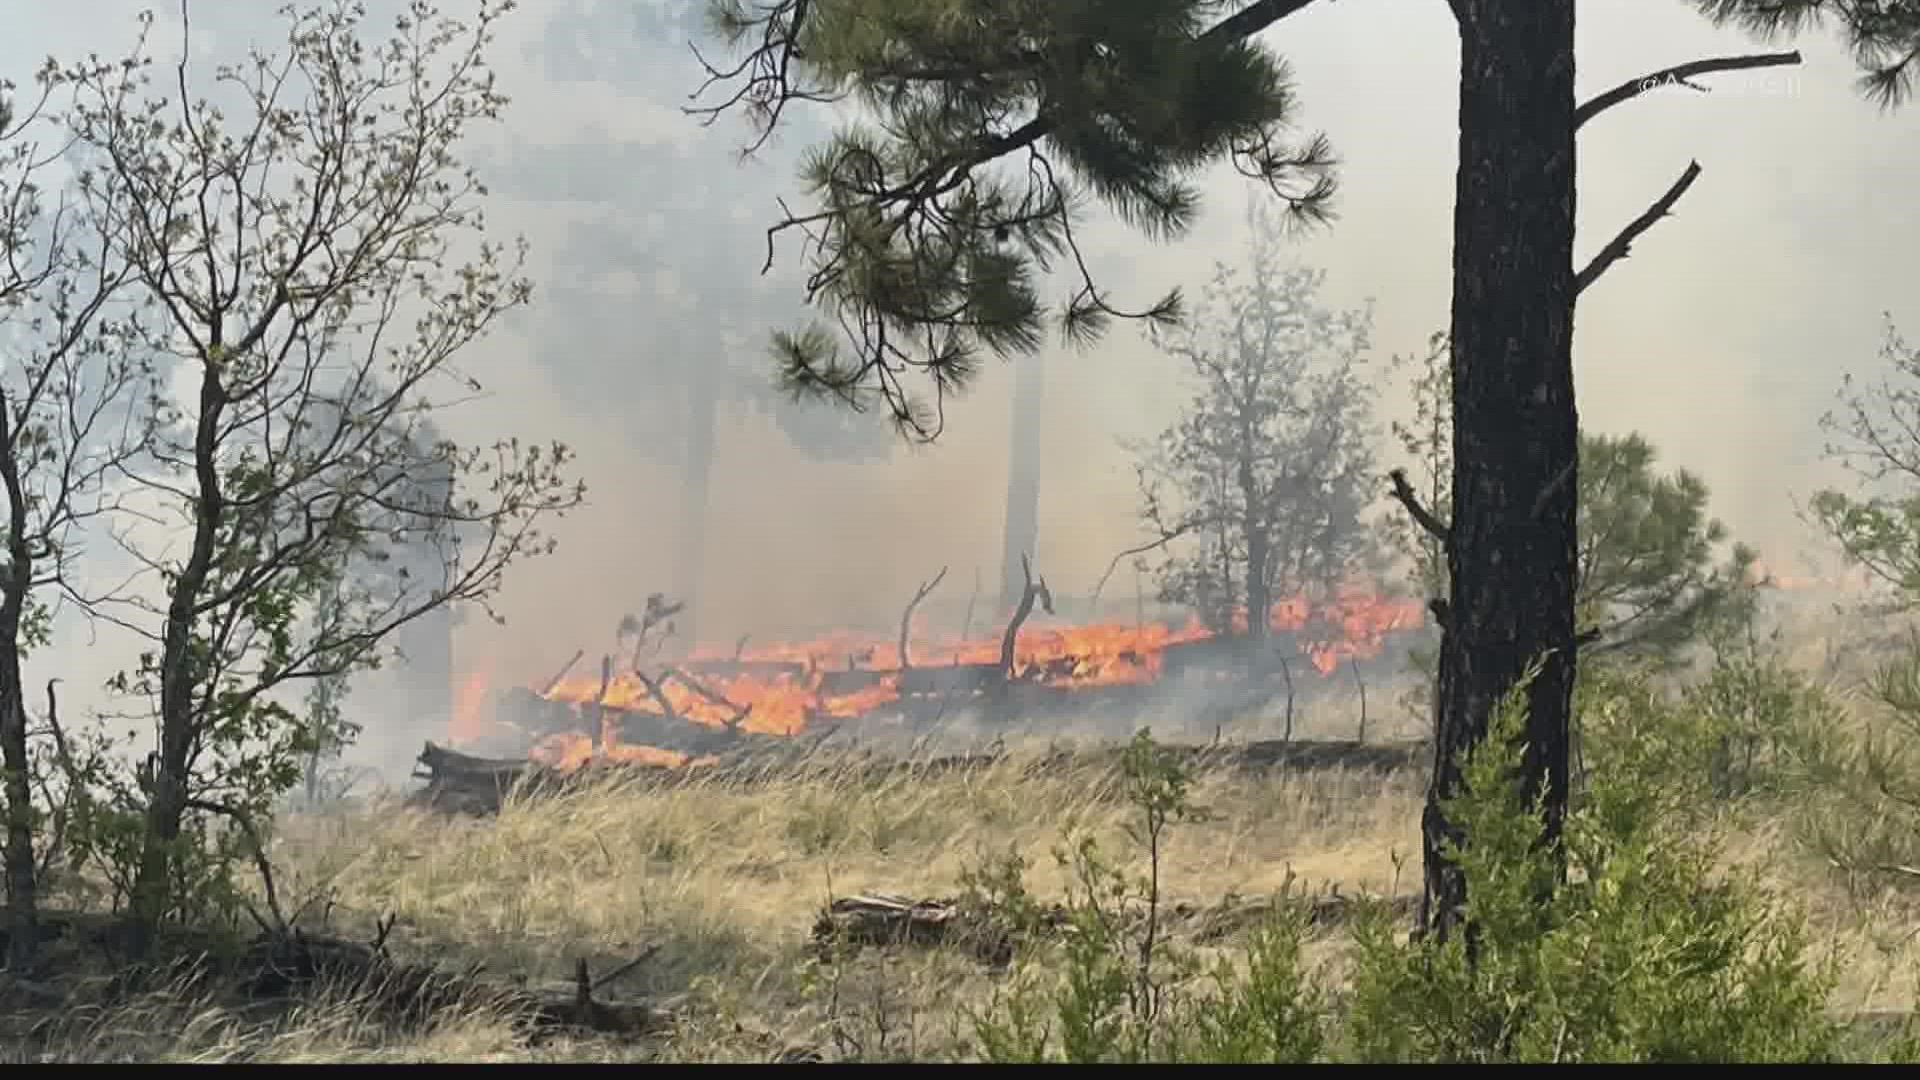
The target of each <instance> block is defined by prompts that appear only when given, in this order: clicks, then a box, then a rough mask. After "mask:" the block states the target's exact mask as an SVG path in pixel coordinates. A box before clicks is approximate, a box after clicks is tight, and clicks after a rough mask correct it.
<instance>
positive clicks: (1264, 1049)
mask: <svg viewBox="0 0 1920 1080" xmlns="http://www.w3.org/2000/svg"><path fill="white" fill-rule="evenodd" d="M1121 768H1122V776H1123V779H1124V783H1125V792H1126V796H1127V799H1128V801H1129V802H1130V803H1131V804H1132V805H1133V806H1134V807H1135V808H1136V809H1137V810H1138V811H1139V815H1138V817H1137V818H1136V819H1135V821H1134V822H1133V824H1132V825H1131V826H1130V827H1129V829H1128V835H1129V838H1130V839H1131V840H1132V841H1133V842H1134V843H1135V844H1137V845H1138V846H1139V847H1140V848H1141V849H1142V852H1143V854H1144V855H1145V858H1146V863H1147V873H1146V874H1145V875H1144V876H1138V877H1136V876H1134V875H1130V874H1128V873H1127V872H1125V871H1124V870H1122V869H1120V868H1119V867H1117V866H1115V865H1114V864H1113V863H1112V862H1111V861H1110V859H1109V857H1108V856H1107V855H1106V853H1105V852H1103V851H1102V850H1101V849H1100V846H1099V845H1098V843H1096V842H1095V841H1094V839H1093V838H1092V837H1089V836H1081V837H1078V838H1077V840H1075V841H1074V842H1072V843H1071V844H1070V845H1069V846H1067V847H1064V848H1062V849H1060V850H1058V851H1056V853H1055V857H1056V858H1057V859H1059V861H1060V863H1061V865H1062V866H1063V867H1065V868H1067V869H1068V870H1069V871H1070V872H1071V877H1072V880H1073V882H1074V888H1073V889H1072V890H1071V892H1070V895H1069V898H1068V902H1067V905H1066V918H1065V925H1064V927H1062V928H1061V932H1060V938H1061V943H1060V944H1059V945H1057V946H1056V948H1055V951H1053V952H1051V953H1047V952H1042V953H1040V954H1038V955H1037V956H1033V955H1030V956H1028V957H1027V963H1026V965H1025V968H1024V970H1023V971H1022V972H1021V973H1020V974H1019V975H1018V976H1016V978H1015V979H1014V981H1013V983H1012V985H1011V986H1010V987H1007V988H1005V989H1003V990H1002V991H1000V993H999V994H998V995H997V996H996V998H995V1000H994V1001H993V1002H992V1004H991V1005H990V1006H989V1007H988V1008H987V1009H986V1010H984V1011H982V1012H979V1013H976V1014H975V1015H974V1016H973V1027H974V1036H975V1041H976V1044H977V1045H976V1050H977V1052H978V1053H979V1054H980V1055H981V1056H982V1057H984V1058H985V1059H986V1060H987V1061H991V1062H996V1063H1019V1062H1029V1063H1031V1062H1063V1063H1091V1062H1114V1063H1128V1062H1145V1061H1174V1062H1179V1061H1209V1062H1216V1061H1218V1062H1283V1061H1308V1060H1312V1059H1313V1057H1314V1056H1315V1055H1316V1054H1318V1053H1319V1051H1320V1050H1321V1048H1322V1046H1323V1045H1324V1031H1325V1017H1324V1015H1323V1008H1324V1001H1325V997H1324V995H1323V993H1322V991H1321V990H1320V988H1319V986H1318V984H1317V983H1316V982H1315V981H1314V978H1313V976H1312V974H1311V973H1310V972H1308V971H1307V970H1306V968H1305V965H1304V963H1303V961H1302V955H1301V946H1302V943H1303V939H1304V936H1305V929H1306V920H1305V917H1304V914H1303V913H1301V912H1300V911H1298V910H1295V909H1294V908H1292V907H1289V906H1287V905H1286V904H1281V905H1278V906H1277V907H1276V910H1275V913H1274V914H1273V915H1271V917H1270V918H1268V919H1267V920H1266V921H1265V922H1264V923H1263V924H1262V925H1261V926H1259V927H1257V928H1255V930H1254V932H1253V933H1252V935H1251V937H1250V940H1249V945H1248V948H1247V952H1246V957H1245V960H1246V969H1245V971H1244V972H1243V971H1241V970H1240V969H1239V968H1237V967H1236V966H1235V965H1234V964H1233V963H1232V962H1231V960H1230V959H1228V958H1224V957H1223V958H1220V959H1218V960H1216V961H1215V962H1214V963H1213V964H1211V965H1208V964H1204V963H1202V961H1201V960H1200V958H1199V957H1198V956H1197V955H1196V954H1195V953H1194V952H1193V951H1192V950H1190V949H1188V948H1185V947H1182V946H1179V945H1177V944H1176V943H1175V942H1174V941H1173V939H1172V938H1171V936H1170V935H1169V933H1168V932H1167V929H1166V927H1165V925H1164V924H1165V919H1166V913H1165V910H1164V900H1163V897H1162V892H1161V890H1162V882H1161V879H1160V870H1161V862H1162V860H1163V858H1164V856H1165V843H1166V840H1167V831H1168V829H1169V827H1170V826H1171V825H1172V824H1174V823H1176V822H1180V821H1192V820H1197V819H1200V818H1203V817H1204V814H1205V811H1204V810H1202V809H1201V808H1199V807H1196V806H1194V805H1193V804H1192V803H1191V801H1190V799H1189V794H1188V789H1189V786H1190V784H1191V782H1192V779H1191V777H1190V776H1189V775H1188V773H1187V772H1186V770H1185V768H1184V767H1182V766H1181V765H1180V763H1179V762H1178V761H1177V760H1176V759H1175V758H1174V756H1173V755H1172V754H1170V753H1168V752H1167V751H1166V750H1165V749H1164V748H1162V747H1159V746H1157V745H1156V744H1155V743H1154V742H1153V740H1152V737H1151V735H1150V733H1148V732H1146V731H1144V730H1143V731H1141V732H1139V733H1137V734H1136V735H1135V736H1134V739H1133V741H1132V742H1131V743H1130V744H1129V745H1128V747H1127V751H1126V754H1125V756H1124V758H1123V760H1122V764H1121ZM1021 869H1022V864H1021V863H1020V862H1019V861H1018V860H1017V859H1008V860H1004V861H1002V862H1000V863H998V864H997V865H996V866H994V867H993V868H991V869H989V870H983V871H978V872H976V873H975V874H974V875H973V876H972V878H971V880H972V881H973V882H974V883H975V885H976V887H975V888H974V889H973V890H972V892H973V894H974V895H975V896H976V897H977V898H981V899H984V898H985V897H986V896H987V895H989V890H987V889H981V888H979V887H978V886H979V884H980V883H984V882H990V883H992V888H991V890H990V892H991V894H992V895H998V896H1007V897H1011V898H1013V899H1014V901H1015V904H1014V906H1013V910H1014V911H1016V912H1023V913H1026V914H1023V915H1017V916H1015V922H1016V923H1017V924H1019V925H1023V926H1026V927H1028V928H1032V927H1033V926H1034V925H1035V921H1034V917H1033V915H1032V912H1033V911H1034V908H1033V906H1032V904H1031V901H1030V899H1028V897H1027V894H1026V891H1025V887H1024V885H1022V884H1021V883H1020V881H1019V874H1020V871H1021ZM975 902H976V903H977V902H978V899H976V901H975ZM1029 932H1030V930H1029ZM1055 963H1057V968H1056V967H1055V966H1054V965H1055Z"/></svg>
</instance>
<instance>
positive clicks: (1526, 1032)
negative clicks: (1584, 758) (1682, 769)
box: [1349, 690, 1839, 1062]
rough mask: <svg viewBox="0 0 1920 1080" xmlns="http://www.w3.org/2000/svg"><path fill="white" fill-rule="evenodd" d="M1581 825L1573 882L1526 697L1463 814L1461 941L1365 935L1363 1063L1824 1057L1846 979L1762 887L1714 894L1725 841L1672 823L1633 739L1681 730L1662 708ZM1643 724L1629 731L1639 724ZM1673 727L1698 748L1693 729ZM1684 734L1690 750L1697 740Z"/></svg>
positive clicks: (1380, 927) (1357, 994) (1570, 841)
mask: <svg viewBox="0 0 1920 1080" xmlns="http://www.w3.org/2000/svg"><path fill="white" fill-rule="evenodd" d="M1637 698H1638V700H1633V699H1629V700H1626V701H1622V702H1620V703H1619V709H1618V711H1615V712H1613V714H1612V718H1613V719H1614V720H1616V721H1624V722H1625V723H1627V724H1628V725H1630V728H1631V730H1630V731H1626V732H1622V733H1621V734H1623V735H1627V736H1629V737H1627V738H1622V739H1619V740H1617V741H1615V742H1614V743H1613V746H1614V747H1615V748H1616V750H1617V753H1616V754H1615V755H1614V756H1612V757H1611V758H1610V759H1609V760H1608V761H1607V762H1606V764H1605V766H1604V767H1601V768H1596V769H1595V770H1594V772H1593V774H1592V779H1591V788H1590V792H1589V795H1588V798H1587V799H1586V800H1584V801H1583V805H1581V806H1580V807H1578V808H1577V809H1576V810H1575V811H1574V813H1573V814H1572V815H1571V817H1570V818H1569V820H1568V822H1567V831H1566V840H1565V843H1566V855H1567V859H1568V867H1569V874H1568V879H1567V881H1566V882H1561V881H1559V880H1557V874H1556V868H1555V866H1554V864H1553V861H1552V856H1551V854H1550V853H1549V852H1546V851H1544V850H1542V849H1541V848H1540V845H1539V838H1540V835H1541V827H1542V823H1541V821H1540V818H1539V816H1538V815H1539V808H1538V807H1537V806H1536V807H1528V806H1526V805H1525V804H1524V803H1523V802H1522V800H1521V799H1520V798H1519V790H1520V786H1519V770H1520V764H1521V760H1522V756H1521V748H1520V747H1519V745H1518V742H1517V741H1518V740H1519V739H1520V738H1521V736H1522V735H1523V733H1524V731H1525V722H1524V698H1523V697H1522V696H1521V693H1520V692H1519V690H1516V691H1515V692H1513V693H1511V694H1510V695H1509V696H1508V697H1507V699H1506V701H1505V702H1504V703H1503V704H1502V706H1501V707H1500V708H1499V709H1498V710H1496V712H1495V714H1494V717H1493V719H1492V722H1491V725H1490V729H1489V734H1488V738H1487V741H1486V742H1485V743H1484V744H1482V746H1481V748H1480V749H1479V750H1478V751H1477V752H1475V753H1474V754H1472V755H1471V756H1470V757H1469V759H1468V760H1467V762H1466V763H1465V766H1464V771H1465V778H1466V785H1467V786H1466V793H1465V794H1463V795H1462V796H1460V797H1459V798H1458V799H1456V800H1454V802H1453V804H1452V805H1451V806H1450V807H1449V810H1448V813H1449V815H1450V817H1449V820H1451V821H1455V822H1459V823H1460V824H1461V825H1462V826H1463V828H1464V830H1465V832H1466V835H1467V836H1469V837H1471V838H1472V839H1471V842H1470V843H1468V844H1467V845H1465V846H1464V847H1456V848H1454V849H1453V851H1452V857H1453V858H1455V859H1457V860H1458V865H1460V866H1461V868H1462V869H1463V871H1464V873H1465V874H1466V877H1467V897H1468V900H1467V905H1468V910H1467V923H1468V926H1469V930H1468V932H1466V933H1456V934H1454V935H1452V936H1451V937H1449V938H1447V939H1446V940H1444V941H1442V940H1438V939H1435V938H1425V939H1421V940H1419V941H1417V942H1413V943H1411V944H1404V945H1403V944H1402V943H1400V942H1399V941H1398V940H1397V938H1396V937H1395V936H1394V935H1393V934H1392V933H1391V928H1390V927H1388V926H1387V925H1386V924H1385V923H1384V922H1383V921H1381V920H1379V919H1373V920H1369V921H1365V922H1362V923H1361V924H1360V926H1359V928H1358V931H1357V941H1358V944H1359V947H1360V955H1359V960H1358V962H1357V964H1356V970H1355V975H1354V984H1353V997H1352V1001H1351V1008H1352V1013H1351V1029H1350V1031H1349V1035H1350V1038H1351V1052H1352V1053H1353V1054H1354V1055H1355V1056H1356V1057H1358V1058H1360V1059H1362V1060H1370V1061H1400V1062H1414V1061H1418V1062H1441V1061H1446V1062H1507V1061H1512V1062H1521V1061H1530V1062H1600V1061H1627V1062H1648V1061H1660V1062H1707V1061H1829V1060H1834V1059H1835V1058H1836V1055H1837V1053H1838V1045H1839V1029H1838V1027H1837V1026H1836V1025H1835V1024H1833V1023H1832V1022H1831V1021H1830V1020H1829V1019H1828V1018H1827V1017H1826V1015H1825V1005H1826V995H1827V993H1828V992H1829V990H1830V989H1831V987H1832V985H1833V980H1834V976H1835V970H1834V969H1833V968H1832V967H1830V966H1829V967H1826V968H1821V969H1814V970H1810V969H1808V968H1807V967H1806V965H1805V964H1804V962H1803V952H1804V950H1805V948H1806V946H1807V944H1808V940H1807V938H1806V936H1805V934H1804V932H1803V929H1802V927H1801V924H1800V922H1799V921H1798V920H1797V919H1796V918H1794V917H1792V916H1791V915H1789V914H1786V913H1782V912H1781V911H1779V910H1777V909H1773V908H1771V907H1769V906H1768V905H1767V904H1766V903H1765V902H1764V901H1763V899H1762V898H1760V897H1759V896H1758V895H1757V894H1756V893H1755V891H1754V888H1753V886H1752V885H1751V884H1749V883H1745V882H1741V881H1738V880H1736V881H1731V882H1715V881H1714V868H1713V857H1714V850H1713V845H1711V844H1707V843H1701V842H1700V840H1699V838H1698V837H1697V836H1695V835H1689V834H1688V833H1687V832H1686V831H1684V830H1681V829H1676V828H1674V827H1673V825H1672V824H1671V823H1670V822H1669V821H1668V820H1667V819H1665V818H1664V817H1663V816H1662V814H1661V812H1660V810H1661V804H1662V803H1663V802H1665V801H1666V799H1667V798H1668V796H1667V795H1665V794H1663V793H1660V792H1659V791H1658V790H1657V789H1658V787H1659V785H1660V783H1661V781H1662V778H1663V777H1662V774H1663V773H1664V771H1665V769H1666V766H1665V765H1664V763H1663V762H1662V761H1661V754H1660V752H1659V748H1658V747H1638V746H1635V745H1634V742H1635V738H1637V737H1639V736H1644V735H1647V734H1664V733H1670V732H1672V731H1674V730H1676V728H1675V725H1674V723H1673V719H1672V718H1671V716H1668V715H1661V711H1659V710H1657V707H1655V705H1654V702H1653V701H1652V700H1651V698H1650V697H1649V696H1647V695H1644V694H1641V695H1637ZM1630 716H1631V717H1633V718H1632V719H1627V718H1628V717H1630ZM1678 730H1680V731H1681V732H1683V733H1684V732H1686V731H1687V727H1686V726H1685V725H1684V724H1683V725H1681V726H1680V727H1679V728H1678ZM1682 737H1683V738H1684V735H1683V736H1682Z"/></svg>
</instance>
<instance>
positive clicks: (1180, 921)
mask: <svg viewBox="0 0 1920 1080" xmlns="http://www.w3.org/2000/svg"><path fill="white" fill-rule="evenodd" d="M1363 903H1384V904H1386V906H1387V910H1388V912H1389V914H1390V916H1391V917H1392V918H1393V919H1394V920H1396V921H1399V922H1404V921H1406V920H1408V919H1411V918H1412V917H1413V916H1414V914H1415V912H1416V911H1417V910H1418V908H1419V897H1416V896H1407V895H1401V896H1396V897H1394V898H1393V899H1392V900H1387V899H1385V898H1384V897H1379V896H1373V895H1365V894H1363V895H1358V896H1356V895H1351V894H1343V893H1341V892H1340V891H1339V888H1338V886H1335V887H1333V888H1331V889H1330V890H1328V891H1325V892H1322V893H1319V894H1317V895H1313V896H1303V895H1300V894H1298V893H1293V894H1288V895H1282V896H1275V897H1260V898H1244V899H1243V898H1241V897H1237V896H1228V897H1226V898H1224V899H1223V900H1221V901H1220V902H1219V903H1217V904H1208V905H1199V904H1193V903H1188V902H1176V903H1171V904H1169V905H1167V907H1166V908H1164V909H1163V911H1162V917H1163V918H1164V919H1165V925H1166V926H1168V927H1169V928H1183V929H1186V930H1188V931H1189V932H1191V933H1192V934H1193V936H1194V938H1195V940H1196V941H1199V942H1215V941H1220V940H1223V939H1226V938H1230V937H1232V936H1234V935H1236V934H1240V933H1244V932H1246V931H1248V930H1251V929H1253V928H1254V927H1256V926H1258V925H1260V924H1261V923H1262V922H1264V921H1265V920H1267V919H1268V918H1271V917H1273V916H1274V915H1275V914H1277V913H1279V912H1280V911H1281V910H1283V908H1285V907H1289V906H1291V907H1293V908H1294V909H1295V910H1298V909H1299V907H1300V906H1301V905H1304V908H1305V911H1304V913H1305V917H1306V922H1307V925H1308V926H1310V927H1313V928H1316V929H1328V928H1332V927H1335V926H1339V925H1342V924H1344V923H1345V922H1346V921H1347V920H1348V919H1349V918H1351V917H1352V915H1353V914H1354V912H1355V911H1357V910H1358V909H1359V907H1360V905H1362V904H1363ZM1067 922H1068V912H1067V909H1066V908H1065V907H1064V906H1063V905H1060V904H1052V905H1048V906H1047V907H1045V908H1043V909H1041V910H1040V912H1039V913H1038V918H1037V920H1036V925H1035V926H1034V927H1033V928H1032V929H1035V930H1038V931H1040V932H1042V933H1051V932H1054V931H1057V930H1059V928H1061V927H1062V926H1065V925H1066V924H1067ZM813 941H814V945H815V947H816V948H818V949H821V950H823V951H824V950H829V949H833V948H836V947H838V948H849V947H851V948H860V947H877V948H895V947H916V948H940V947H956V946H957V947H960V948H962V949H964V950H966V951H968V952H970V953H972V954H973V955H975V956H977V957H979V958H980V959H983V960H987V961H989V962H991V963H994V964H1005V963H1006V962H1008V961H1009V960H1010V959H1011V958H1012V951H1013V946H1014V942H1013V941H1012V939H1011V932H1010V931H1009V930H1008V929H1007V928H1006V927H1004V926H1000V925H996V924H995V920H994V919H992V918H991V917H990V916H988V915H987V914H985V913H981V912H973V911H969V910H968V908H966V907H965V906H964V905H963V904H962V903H961V902H960V901H958V900H954V899H931V900H927V899H923V900H913V899H909V898H907V897H904V896H895V895H890V894H885V893H868V894H863V895H860V896H848V897H841V898H839V899H836V900H834V901H833V902H832V903H830V904H828V905H827V907H826V908H824V909H823V910H822V911H821V912H820V914H819V916H818V917H817V918H816V919H815V920H814V925H813Z"/></svg>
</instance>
